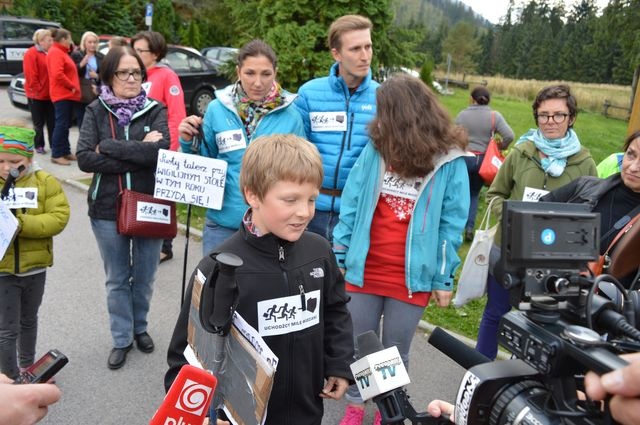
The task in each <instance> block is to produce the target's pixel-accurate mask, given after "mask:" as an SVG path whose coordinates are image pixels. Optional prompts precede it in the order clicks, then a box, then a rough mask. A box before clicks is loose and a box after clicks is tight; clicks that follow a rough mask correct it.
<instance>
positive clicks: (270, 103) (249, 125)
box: [233, 81, 284, 138]
mask: <svg viewBox="0 0 640 425" xmlns="http://www.w3.org/2000/svg"><path fill="white" fill-rule="evenodd" d="M233 100H234V103H235V104H236V109H237V110H238V115H240V118H241V119H242V122H243V123H244V127H245V129H246V131H247V136H249V138H251V135H252V134H253V132H254V131H255V129H256V127H257V126H258V123H259V122H260V120H261V119H262V117H263V116H265V115H266V114H268V113H269V111H272V110H274V109H275V108H277V107H278V106H280V105H282V104H283V103H284V99H283V97H282V88H281V87H280V84H278V83H277V82H275V81H274V82H273V85H272V86H271V89H270V90H269V93H267V95H266V96H265V98H264V99H262V100H258V101H256V100H251V99H249V96H247V94H246V92H245V91H244V89H243V88H242V85H241V84H240V81H238V82H237V83H236V85H235V87H234V93H233Z"/></svg>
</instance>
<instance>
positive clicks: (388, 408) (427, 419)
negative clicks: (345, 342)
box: [351, 331, 451, 425]
mask: <svg viewBox="0 0 640 425" xmlns="http://www.w3.org/2000/svg"><path fill="white" fill-rule="evenodd" d="M357 342H358V360H357V361H356V362H355V363H353V364H351V373H353V377H354V379H355V381H356V385H357V386H358V391H360V396H361V397H362V399H363V400H369V399H371V398H373V401H374V402H375V403H376V405H377V406H378V409H379V410H380V416H381V418H382V424H384V425H394V424H397V425H401V424H404V420H405V419H409V420H410V421H411V423H412V424H413V425H428V424H435V425H438V424H451V422H450V421H449V418H448V416H445V415H443V416H441V417H439V418H434V417H433V416H431V415H429V414H428V413H426V412H424V413H417V412H416V410H415V409H414V408H413V406H412V405H411V403H410V402H409V396H408V395H407V392H406V391H405V390H404V388H403V386H405V385H407V384H408V383H409V382H410V380H409V375H408V374H407V370H406V369H405V367H404V364H403V363H402V359H401V358H400V353H399V352H398V347H395V346H393V347H389V348H386V349H385V348H384V347H383V346H382V343H381V342H380V339H379V338H378V336H377V335H376V333H375V332H373V331H368V332H365V333H363V334H360V335H358V337H357Z"/></svg>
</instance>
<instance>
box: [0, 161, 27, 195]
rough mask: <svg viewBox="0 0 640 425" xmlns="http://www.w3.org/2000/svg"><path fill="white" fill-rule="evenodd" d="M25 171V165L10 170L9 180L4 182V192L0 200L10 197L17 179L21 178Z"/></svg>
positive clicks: (1, 193) (0, 193)
mask: <svg viewBox="0 0 640 425" xmlns="http://www.w3.org/2000/svg"><path fill="white" fill-rule="evenodd" d="M23 170H24V165H21V166H19V167H18V168H12V169H10V170H9V175H8V176H7V179H6V180H5V181H4V186H2V191H1V192H0V199H6V198H7V196H9V190H10V189H11V187H12V186H13V185H14V183H15V181H16V179H17V178H18V177H20V173H22V171H23Z"/></svg>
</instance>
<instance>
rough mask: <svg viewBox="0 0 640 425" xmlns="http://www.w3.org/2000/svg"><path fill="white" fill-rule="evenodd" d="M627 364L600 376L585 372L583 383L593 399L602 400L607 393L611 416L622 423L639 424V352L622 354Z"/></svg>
mask: <svg viewBox="0 0 640 425" xmlns="http://www.w3.org/2000/svg"><path fill="white" fill-rule="evenodd" d="M622 357H623V358H624V359H625V360H627V361H628V362H629V365H628V366H625V367H623V368H621V369H618V370H614V371H613V372H609V373H607V374H604V375H602V376H598V375H596V374H595V373H593V372H589V373H587V375H586V376H585V378H584V385H585V389H586V391H587V395H588V396H589V397H590V398H591V399H593V400H603V399H604V398H605V397H606V396H607V394H611V395H612V396H613V397H611V399H610V400H609V409H610V410H611V415H612V416H613V418H614V419H615V420H616V421H617V422H619V423H620V424H622V425H632V424H640V353H635V354H628V355H624V356H622Z"/></svg>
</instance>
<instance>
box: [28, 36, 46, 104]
mask: <svg viewBox="0 0 640 425" xmlns="http://www.w3.org/2000/svg"><path fill="white" fill-rule="evenodd" d="M22 71H23V72H24V79H25V81H24V92H25V94H26V95H27V97H28V98H29V99H36V100H51V97H50V96H49V74H48V73H47V52H45V51H43V50H40V49H39V48H38V47H36V46H31V47H30V48H29V49H27V51H26V52H25V53H24V58H23V59H22Z"/></svg>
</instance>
